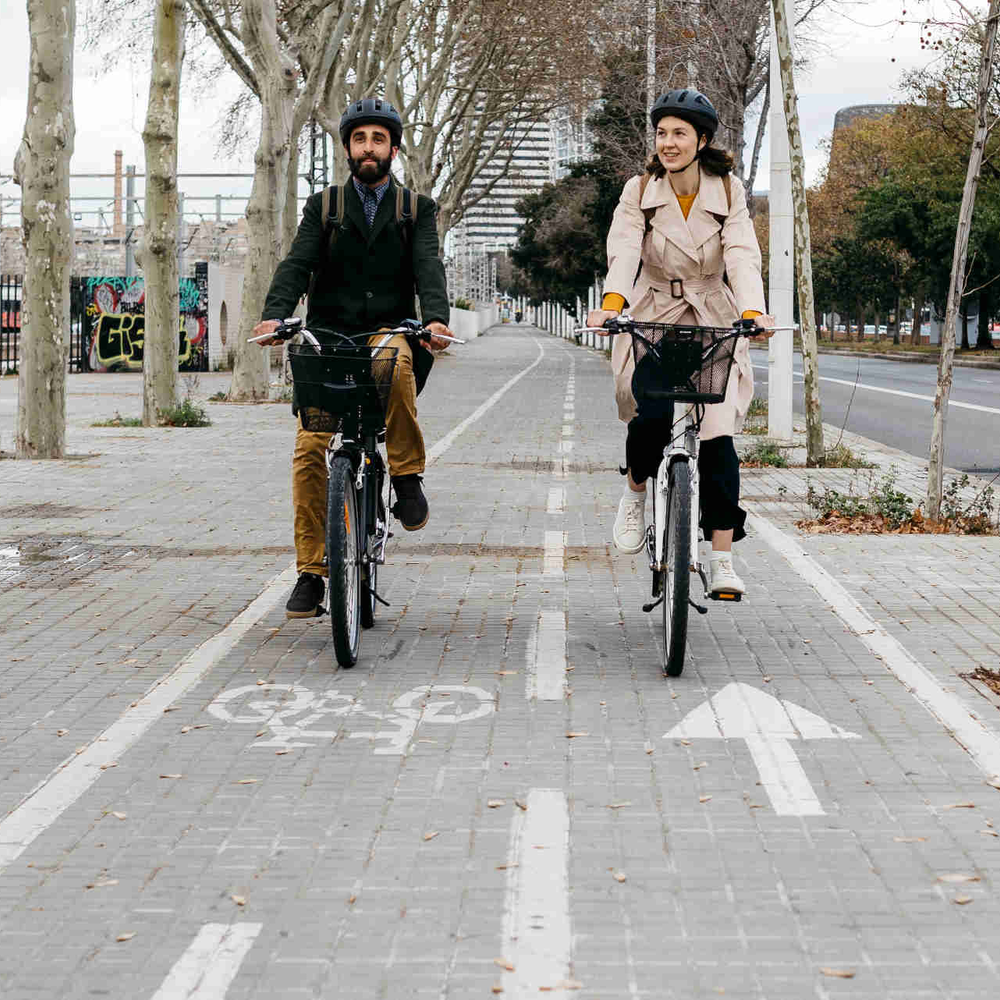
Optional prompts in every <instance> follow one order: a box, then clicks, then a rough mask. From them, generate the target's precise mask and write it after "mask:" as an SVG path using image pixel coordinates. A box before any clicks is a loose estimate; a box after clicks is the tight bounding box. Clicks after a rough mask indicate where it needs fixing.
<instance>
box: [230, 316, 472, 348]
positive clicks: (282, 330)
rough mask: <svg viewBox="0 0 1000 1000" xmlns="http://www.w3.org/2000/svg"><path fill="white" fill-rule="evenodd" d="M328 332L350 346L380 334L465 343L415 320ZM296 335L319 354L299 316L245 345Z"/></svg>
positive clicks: (283, 322) (320, 346) (291, 317)
mask: <svg viewBox="0 0 1000 1000" xmlns="http://www.w3.org/2000/svg"><path fill="white" fill-rule="evenodd" d="M328 332H330V333H333V334H334V335H335V336H337V337H340V338H341V339H342V340H346V341H349V342H350V343H352V344H353V343H355V342H356V341H358V340H361V339H363V338H367V337H377V336H378V335H379V334H380V333H383V334H384V333H392V334H395V333H403V334H406V336H408V337H415V338H416V339H418V340H430V339H431V337H436V338H437V339H438V340H447V341H448V342H449V343H452V344H464V343H465V341H464V340H461V339H460V338H459V337H449V336H448V335H447V334H440V333H434V332H433V331H432V330H428V329H427V327H426V326H423V325H422V324H421V323H420V322H419V321H418V320H415V319H404V320H403V321H402V323H400V324H399V326H395V327H392V328H391V329H385V330H373V331H372V332H371V333H359V334H354V335H353V336H350V335H348V334H346V333H338V332H337V331H335V330H330V331H328ZM297 333H301V334H302V339H303V340H304V341H305V342H306V343H307V344H309V345H311V346H312V347H313V348H315V349H316V353H317V354H318V353H320V351H321V350H322V345H321V344H320V342H319V341H318V340H317V339H316V338H315V337H314V336H313V335H312V334H311V333H310V332H309V331H308V330H307V329H306V328H305V327H304V326H303V325H302V318H301V317H300V316H290V317H289V318H288V319H283V320H281V322H280V323H279V325H278V327H277V329H275V330H274V331H273V332H272V333H262V334H261V335H260V336H259V337H247V343H250V344H254V343H258V342H260V341H262V340H277V341H279V342H281V343H284V342H285V341H286V340H291V338H292V337H294V336H295V335H296V334H297Z"/></svg>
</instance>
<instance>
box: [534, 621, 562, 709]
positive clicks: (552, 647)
mask: <svg viewBox="0 0 1000 1000" xmlns="http://www.w3.org/2000/svg"><path fill="white" fill-rule="evenodd" d="M526 668H527V669H526V670H525V681H524V697H525V698H526V699H527V700H528V701H531V700H532V698H535V699H537V700H538V701H562V700H563V699H564V698H565V697H566V615H565V614H564V612H562V611H543V612H542V613H541V615H540V616H539V619H538V625H537V626H536V628H535V631H534V636H533V641H531V642H529V643H528V656H527V664H526Z"/></svg>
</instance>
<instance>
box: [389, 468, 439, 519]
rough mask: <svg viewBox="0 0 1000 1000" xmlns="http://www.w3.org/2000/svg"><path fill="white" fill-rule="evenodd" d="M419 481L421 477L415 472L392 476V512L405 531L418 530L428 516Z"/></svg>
mask: <svg viewBox="0 0 1000 1000" xmlns="http://www.w3.org/2000/svg"><path fill="white" fill-rule="evenodd" d="M420 483H421V477H420V476H418V475H416V474H414V475H412V476H393V477H392V488H393V489H394V490H395V491H396V502H395V503H394V504H393V505H392V513H393V515H394V516H395V517H396V518H397V519H398V520H399V523H400V524H401V525H402V526H403V527H404V528H406V530H407V531H419V530H420V529H421V528H422V527H423V526H424V525H425V524H426V523H427V519H428V517H430V511H429V510H428V507H427V497H425V496H424V491H423V489H422V488H421V486H420Z"/></svg>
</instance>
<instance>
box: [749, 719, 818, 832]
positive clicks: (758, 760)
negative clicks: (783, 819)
mask: <svg viewBox="0 0 1000 1000" xmlns="http://www.w3.org/2000/svg"><path fill="white" fill-rule="evenodd" d="M744 739H746V741H747V746H748V747H749V748H750V755H751V756H752V757H753V762H754V763H755V764H756V765H757V770H758V771H759V772H760V783H761V785H762V786H763V788H764V790H765V791H766V792H767V794H768V797H769V798H770V800H771V805H772V806H774V811H775V812H776V813H777V814H778V815H779V816H823V815H824V811H823V807H822V806H821V805H820V802H819V799H818V798H816V793H815V792H814V791H813V787H812V785H811V784H810V783H809V779H808V778H807V777H806V772H805V771H804V770H803V769H802V765H801V764H800V763H799V758H798V756H797V755H796V753H795V751H794V750H793V749H792V745H791V743H789V742H788V740H786V739H784V738H783V737H781V736H769V735H768V736H746V737H744Z"/></svg>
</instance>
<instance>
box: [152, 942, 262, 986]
mask: <svg viewBox="0 0 1000 1000" xmlns="http://www.w3.org/2000/svg"><path fill="white" fill-rule="evenodd" d="M263 926H264V925H263V924H242V923H241V924H205V926H204V927H202V929H201V930H200V931H198V935H197V937H195V939H194V940H193V941H192V942H191V944H190V945H188V949H187V951H185V952H184V954H183V955H181V957H180V958H179V959H177V961H176V962H175V963H174V967H173V968H172V969H171V970H170V972H169V974H168V975H167V978H166V979H164V980H163V983H162V985H161V986H160V988H159V989H158V990H157V991H156V993H155V994H154V995H153V1000H222V998H223V997H224V996H225V995H226V992H227V990H228V989H229V986H230V984H231V983H232V981H233V979H235V978H236V973H237V972H238V971H239V968H240V965H241V964H242V962H243V959H244V958H246V954H247V952H248V951H249V950H250V948H251V947H252V945H253V943H254V939H255V938H256V937H257V935H258V934H259V933H260V930H261V928H262V927H263Z"/></svg>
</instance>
